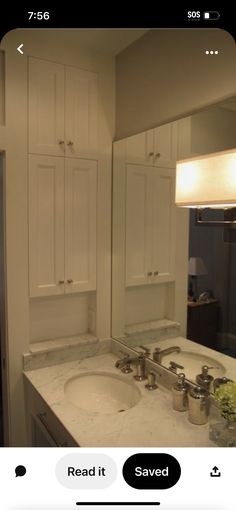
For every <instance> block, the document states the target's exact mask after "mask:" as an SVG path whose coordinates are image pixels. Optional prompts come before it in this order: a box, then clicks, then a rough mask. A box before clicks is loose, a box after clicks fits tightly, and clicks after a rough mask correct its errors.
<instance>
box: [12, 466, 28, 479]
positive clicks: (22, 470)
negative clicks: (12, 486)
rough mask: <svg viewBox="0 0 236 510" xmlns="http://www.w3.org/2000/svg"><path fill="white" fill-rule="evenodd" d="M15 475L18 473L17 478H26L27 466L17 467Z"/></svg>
mask: <svg viewBox="0 0 236 510" xmlns="http://www.w3.org/2000/svg"><path fill="white" fill-rule="evenodd" d="M15 473H16V477H17V476H25V473H26V468H25V466H16V469H15Z"/></svg>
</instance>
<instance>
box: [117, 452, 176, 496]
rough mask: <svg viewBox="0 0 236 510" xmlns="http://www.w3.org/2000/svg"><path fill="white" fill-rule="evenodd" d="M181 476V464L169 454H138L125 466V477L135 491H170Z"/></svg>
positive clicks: (128, 460)
mask: <svg viewBox="0 0 236 510" xmlns="http://www.w3.org/2000/svg"><path fill="white" fill-rule="evenodd" d="M180 475H181V467H180V464H179V462H178V461H177V460H176V459H175V457H172V455H169V454H168V453H137V454H136V455H132V456H131V457H129V458H128V459H127V460H126V462H125V463H124V466H123V477H124V479H125V481H126V483H127V484H128V485H130V486H131V487H133V488H134V489H152V490H153V489H170V487H173V485H175V484H176V483H177V482H178V480H179V478H180Z"/></svg>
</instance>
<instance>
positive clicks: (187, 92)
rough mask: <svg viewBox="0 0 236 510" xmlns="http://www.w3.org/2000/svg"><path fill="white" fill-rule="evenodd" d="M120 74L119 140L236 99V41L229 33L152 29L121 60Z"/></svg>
mask: <svg viewBox="0 0 236 510" xmlns="http://www.w3.org/2000/svg"><path fill="white" fill-rule="evenodd" d="M206 49H218V50H219V55H217V56H215V55H214V56H211V55H209V56H207V55H205V50H206ZM116 72H117V75H116V86H117V97H116V108H117V109H116V139H117V140H118V139H120V138H124V137H126V136H130V135H132V134H135V133H138V132H141V131H145V130H147V129H150V128H153V127H155V126H158V125H160V124H163V123H166V122H169V121H170V120H174V119H177V118H180V117H183V116H184V115H187V114H189V113H192V112H193V111H195V110H199V109H200V108H204V107H206V106H207V105H209V104H213V103H214V102H217V101H220V100H221V99H224V98H226V97H230V96H231V95H234V94H235V93H236V51H235V42H234V40H233V38H232V36H230V34H229V33H227V32H225V31H224V30H216V29H211V30H203V29H198V30H180V29H179V30H151V31H150V32H148V33H147V34H145V35H144V36H143V37H141V38H140V39H139V40H138V41H136V42H134V43H133V44H132V45H131V46H129V47H128V48H126V49H125V50H124V51H123V52H121V53H120V54H119V55H118V56H117V58H116Z"/></svg>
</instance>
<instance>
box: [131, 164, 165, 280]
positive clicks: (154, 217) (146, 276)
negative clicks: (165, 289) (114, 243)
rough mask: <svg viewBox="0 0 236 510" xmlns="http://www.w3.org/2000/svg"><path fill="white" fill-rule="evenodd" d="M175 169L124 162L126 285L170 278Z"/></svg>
mask: <svg viewBox="0 0 236 510" xmlns="http://www.w3.org/2000/svg"><path fill="white" fill-rule="evenodd" d="M174 190H175V171H174V170H172V169H168V168H157V167H149V166H142V165H133V164H128V165H126V286H132V285H143V284H154V283H163V282H169V281H173V280H174V265H175V205H174Z"/></svg>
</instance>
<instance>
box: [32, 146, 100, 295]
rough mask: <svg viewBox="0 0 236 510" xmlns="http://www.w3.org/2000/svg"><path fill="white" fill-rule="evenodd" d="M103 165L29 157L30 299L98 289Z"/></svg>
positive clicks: (67, 159) (93, 162)
mask: <svg viewBox="0 0 236 510" xmlns="http://www.w3.org/2000/svg"><path fill="white" fill-rule="evenodd" d="M96 199H97V162H96V161H94V160H87V159H79V158H60V157H51V156H37V155H30V156H29V268H30V274H29V279H30V297H40V296H49V295H60V294H64V293H73V292H86V291H90V290H95V289H96Z"/></svg>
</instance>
